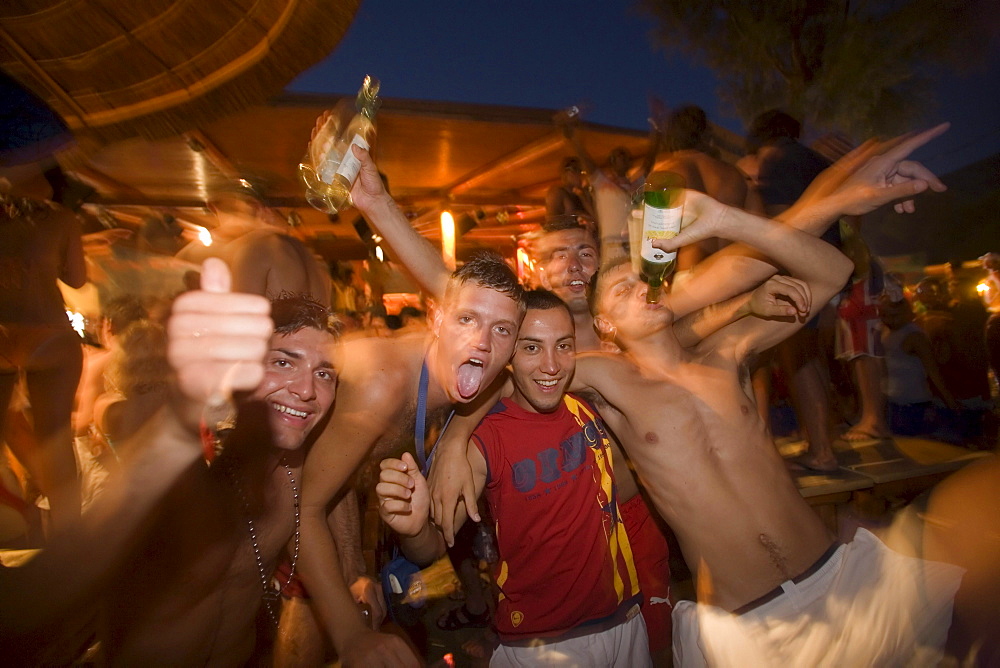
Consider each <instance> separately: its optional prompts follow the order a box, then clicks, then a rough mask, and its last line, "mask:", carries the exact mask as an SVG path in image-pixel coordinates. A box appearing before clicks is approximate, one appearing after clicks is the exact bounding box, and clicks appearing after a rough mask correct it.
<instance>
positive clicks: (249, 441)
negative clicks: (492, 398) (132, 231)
mask: <svg viewBox="0 0 1000 668" xmlns="http://www.w3.org/2000/svg"><path fill="white" fill-rule="evenodd" d="M202 287H203V289H202V290H200V291H194V292H189V293H186V294H184V295H182V296H181V297H179V298H178V300H177V301H176V302H175V304H174V308H173V315H172V316H171V319H170V323H169V358H170V363H171V366H172V367H173V369H174V371H175V376H176V385H175V392H173V393H172V395H171V399H170V400H169V401H167V402H166V405H164V406H163V407H162V408H161V410H159V411H157V413H156V414H155V415H154V416H153V418H151V419H150V420H149V422H147V423H146V424H145V425H144V426H143V427H141V428H140V430H139V432H138V433H137V435H136V436H135V438H134V439H132V442H131V444H130V446H129V447H127V448H125V450H127V452H128V456H127V457H126V458H125V461H124V462H123V464H122V469H121V472H120V474H119V475H117V476H116V477H115V478H113V479H112V481H111V484H110V485H109V487H108V489H107V491H106V493H105V494H104V495H102V497H101V498H100V499H98V500H97V501H95V504H94V505H93V506H92V507H91V509H90V511H89V512H88V513H87V514H85V515H84V516H83V518H82V519H81V521H80V522H78V523H77V524H76V525H74V526H73V527H72V528H71V529H70V530H69V531H64V532H61V533H59V534H57V535H56V537H55V538H54V540H53V542H52V544H51V545H50V546H48V547H47V549H46V550H44V551H43V552H42V554H40V555H39V556H38V557H37V558H36V559H34V560H32V562H30V563H29V564H28V565H26V566H24V567H21V568H18V569H0V575H2V576H3V577H0V590H2V593H3V596H2V597H0V598H2V600H3V602H4V605H3V606H0V628H2V630H3V632H2V633H0V638H2V640H3V643H4V647H3V652H2V653H3V655H4V656H5V658H11V657H13V656H25V657H26V658H27V657H29V656H32V655H34V653H35V651H37V649H38V647H39V646H44V645H45V644H46V643H51V642H52V638H53V636H55V635H56V633H55V632H54V631H61V630H62V628H63V626H64V625H69V624H68V623H67V617H70V618H71V615H72V614H73V613H74V612H79V611H81V610H83V611H87V612H91V611H93V610H94V608H95V606H96V605H97V604H99V603H101V602H103V603H105V604H106V605H105V606H104V607H103V611H104V613H105V617H106V619H105V623H104V624H103V625H102V634H103V635H102V643H101V646H102V651H103V652H104V653H105V658H106V662H107V663H109V664H111V665H142V664H144V663H146V664H148V663H151V662H152V663H157V664H163V663H166V664H172V665H243V664H244V663H245V662H246V661H247V660H248V659H249V658H250V656H251V650H252V647H253V638H254V618H255V616H256V615H257V612H258V610H259V609H260V608H261V603H262V601H267V600H268V598H269V596H265V595H264V592H271V591H273V590H272V589H271V585H270V578H271V572H272V571H273V569H274V566H275V564H276V561H277V558H278V555H279V554H280V553H281V552H283V551H285V550H286V549H287V551H288V552H289V554H290V555H292V561H293V562H294V561H295V556H294V555H295V552H296V542H297V541H296V537H297V535H298V529H297V524H298V518H297V516H298V515H299V513H298V512H297V509H296V505H297V503H296V500H295V494H296V490H297V489H298V487H299V485H300V481H301V464H302V458H303V452H302V449H301V448H302V446H303V445H304V444H305V442H306V440H307V438H308V437H309V436H310V433H311V432H312V430H313V427H314V426H315V425H316V424H317V423H318V422H319V421H320V420H321V419H322V417H323V415H324V414H325V413H326V412H327V410H328V409H329V407H330V405H331V404H332V402H333V397H334V393H335V390H336V374H335V372H334V370H333V364H332V357H331V355H330V353H331V352H332V347H333V344H334V343H335V342H336V337H335V334H334V332H333V331H332V330H331V326H332V325H331V321H330V313H329V311H327V310H326V309H325V308H323V307H322V306H320V305H319V304H317V303H315V302H312V301H310V300H306V299H302V298H298V297H296V298H288V299H283V300H278V301H276V302H275V305H274V309H273V311H272V309H271V305H270V304H269V303H268V301H267V300H266V299H264V298H263V297H260V296H257V295H247V294H236V293H231V292H229V287H230V279H229V272H228V270H227V268H226V267H225V265H224V264H223V263H222V262H221V261H219V260H217V259H209V260H208V261H206V263H205V265H204V271H203V273H202ZM269 314H271V315H273V318H274V319H273V320H272V318H271V317H269ZM231 392H239V393H241V395H240V396H247V397H248V400H247V401H241V402H240V404H241V412H240V420H239V422H238V425H237V428H236V430H235V431H234V432H233V434H232V435H231V437H230V438H229V439H228V440H227V441H226V448H225V449H224V451H223V453H222V454H221V455H220V456H219V457H218V458H216V460H215V462H214V463H213V465H212V467H211V468H208V467H206V466H205V462H204V459H203V452H204V450H203V444H202V438H201V433H200V425H201V423H202V416H203V415H204V414H205V411H206V407H207V406H208V405H210V404H211V403H213V402H216V401H217V400H218V399H217V397H220V396H226V395H227V394H229V393H231ZM272 612H273V611H272ZM7 643H9V645H8V644H7ZM8 649H9V650H10V651H11V652H14V653H8ZM60 663H61V662H60ZM32 665H33V662H32Z"/></svg>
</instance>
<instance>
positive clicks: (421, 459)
mask: <svg viewBox="0 0 1000 668" xmlns="http://www.w3.org/2000/svg"><path fill="white" fill-rule="evenodd" d="M428 380H429V376H428V373H427V359H426V358H424V361H423V364H421V365H420V385H419V387H418V389H417V419H416V422H415V423H414V425H413V443H414V445H415V446H416V450H417V463H418V464H420V470H421V471H422V472H423V474H424V475H425V476H426V475H427V473H428V471H430V468H431V462H433V461H434V450H435V449H437V444H438V442H439V441H440V440H441V435H442V434H444V432H445V430H447V429H448V425H449V424H450V423H451V418H452V417H454V416H455V409H452V411H451V413H449V414H448V419H447V420H446V421H445V423H444V427H442V428H441V433H440V434H438V442H435V443H434V447H433V448H431V452H430V454H427V451H426V450H425V444H424V438H425V434H426V433H427V384H428Z"/></svg>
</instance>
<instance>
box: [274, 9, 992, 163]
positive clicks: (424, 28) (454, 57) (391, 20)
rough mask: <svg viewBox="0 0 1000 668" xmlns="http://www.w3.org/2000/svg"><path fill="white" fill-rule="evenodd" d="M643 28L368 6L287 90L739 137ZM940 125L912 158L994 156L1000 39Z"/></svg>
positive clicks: (548, 16)
mask: <svg viewBox="0 0 1000 668" xmlns="http://www.w3.org/2000/svg"><path fill="white" fill-rule="evenodd" d="M650 29H651V24H650V23H649V20H648V19H647V18H646V17H645V16H643V15H642V14H640V13H639V12H638V10H636V9H635V8H634V3H633V2H632V1H631V0H606V1H604V2H565V1H562V0H556V1H552V2H536V1H530V2H529V1H526V0H521V1H511V2H505V3H494V2H483V1H480V2H469V1H468V0H462V1H457V0H437V1H435V2H431V3H424V2H412V1H405V0H364V2H362V4H361V8H360V9H359V11H358V14H357V16H356V17H355V20H354V23H353V24H352V26H351V28H350V30H349V31H348V33H347V35H346V37H345V38H344V39H343V41H342V42H341V43H340V44H339V45H338V47H337V49H336V51H335V52H334V53H333V54H331V56H330V57H328V58H327V59H326V60H325V61H323V62H322V63H320V64H318V65H316V66H315V67H313V68H311V69H310V70H308V71H306V72H305V73H303V74H302V75H301V76H299V77H298V78H297V79H296V80H295V81H293V82H292V83H291V84H290V85H289V86H288V88H287V90H289V91H291V92H311V93H333V94H350V93H354V92H355V91H356V90H357V88H358V86H359V85H360V82H361V79H362V77H363V76H364V75H365V74H369V73H370V74H373V75H375V76H377V77H379V78H380V79H381V80H382V94H383V96H384V97H387V98H403V99H416V100H442V101H454V102H474V103H481V104H499V105H510V106H517V107H536V108H543V109H560V108H563V107H567V106H569V105H574V104H581V103H582V104H583V105H584V108H585V109H586V113H585V119H586V120H589V121H593V122H597V123H605V124H608V125H614V126H619V127H626V128H634V129H643V130H644V129H646V127H647V125H646V118H647V117H648V116H649V112H648V108H647V97H648V95H649V94H654V95H656V96H657V97H659V98H661V99H662V100H663V101H664V102H666V103H667V104H668V105H670V106H676V105H679V104H684V103H693V104H697V105H699V106H701V107H703V108H704V109H705V110H706V112H708V114H709V117H710V118H711V119H712V120H713V121H715V122H716V123H718V124H720V125H723V126H724V127H726V128H728V129H730V130H732V131H734V132H737V133H738V134H740V135H742V134H743V128H742V124H741V123H740V121H739V120H737V119H736V118H735V117H733V116H728V115H726V112H725V110H723V109H721V108H720V104H719V102H718V100H717V99H716V95H715V91H716V88H717V86H718V84H717V80H716V79H715V77H714V75H713V74H712V72H711V71H710V70H708V69H705V68H700V67H695V66H693V65H691V64H690V62H688V61H686V60H685V59H683V58H682V57H681V56H675V55H670V56H668V55H667V54H665V53H664V52H663V51H662V50H661V49H658V48H656V47H654V46H652V42H651V40H650V37H649V33H650ZM940 120H949V121H951V122H952V129H951V130H950V131H949V132H948V133H947V134H946V135H945V136H944V137H942V138H940V139H938V140H936V141H935V142H934V143H933V144H931V145H930V146H928V147H926V148H925V149H923V150H922V151H921V152H920V153H918V154H917V156H916V157H917V158H918V159H920V160H922V161H924V162H925V163H927V164H928V165H929V166H930V167H931V168H932V169H934V170H935V171H937V172H938V173H939V174H946V173H948V172H949V171H951V170H953V169H956V168H958V167H961V166H963V165H966V164H968V163H971V162H974V161H976V160H979V159H982V158H984V157H987V156H989V155H992V154H994V153H997V152H1000V42H998V41H997V40H994V44H993V49H992V52H991V57H990V58H989V59H987V62H986V63H984V64H982V65H981V66H979V67H976V68H975V69H974V71H972V72H970V73H968V74H966V75H964V76H950V77H947V78H945V79H942V81H941V83H940V87H939V93H938V109H937V110H936V111H935V112H932V113H928V114H927V124H928V125H930V124H932V123H936V122H939V121H940ZM807 132H808V129H807ZM807 138H808V137H807Z"/></svg>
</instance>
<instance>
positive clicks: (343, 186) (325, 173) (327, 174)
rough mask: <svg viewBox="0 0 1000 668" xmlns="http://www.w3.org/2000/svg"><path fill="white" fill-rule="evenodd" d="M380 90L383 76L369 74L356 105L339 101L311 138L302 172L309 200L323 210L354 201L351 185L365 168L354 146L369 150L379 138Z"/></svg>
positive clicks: (330, 211)
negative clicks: (377, 134)
mask: <svg viewBox="0 0 1000 668" xmlns="http://www.w3.org/2000/svg"><path fill="white" fill-rule="evenodd" d="M378 91H379V80H378V79H376V78H375V77H373V76H371V75H369V76H366V77H365V80H364V82H362V84H361V89H360V90H359V91H358V96H357V99H356V100H355V102H354V109H353V110H352V109H351V108H350V107H349V106H348V105H347V104H338V105H337V106H336V107H335V108H334V109H333V113H331V114H330V117H329V118H328V119H327V120H326V122H325V123H324V124H323V126H322V127H321V128H320V129H319V131H318V132H317V133H316V136H315V137H313V139H312V141H311V142H309V148H308V149H306V156H305V158H303V160H302V162H301V163H300V164H299V174H300V175H301V177H302V180H303V182H305V185H306V201H307V202H309V204H310V205H311V206H313V207H315V208H317V209H319V210H320V211H323V212H325V213H330V214H333V213H337V212H338V211H340V210H342V209H344V208H346V207H348V206H350V204H351V186H353V185H354V182H355V181H356V180H357V178H358V172H359V171H360V169H361V165H360V163H359V162H358V159H357V158H356V157H354V153H353V151H352V150H351V146H353V145H355V144H357V145H358V146H360V147H361V148H363V149H366V150H367V149H370V148H371V145H372V143H373V142H374V141H375V114H376V112H377V111H378V108H379V106H380V105H381V104H382V101H381V100H380V99H379V98H378Z"/></svg>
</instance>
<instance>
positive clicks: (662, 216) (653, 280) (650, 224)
mask: <svg viewBox="0 0 1000 668" xmlns="http://www.w3.org/2000/svg"><path fill="white" fill-rule="evenodd" d="M683 213H684V178H683V177H682V176H681V175H680V174H676V173H674V172H653V173H652V174H650V175H649V177H647V179H646V184H645V185H644V186H643V190H642V238H641V240H640V241H641V248H640V251H639V276H640V277H641V278H642V280H643V281H645V282H646V283H647V284H649V290H648V291H647V292H646V301H647V302H649V303H651V304H652V303H655V302H657V301H659V299H660V292H661V290H662V287H663V282H664V281H665V280H666V279H667V278H669V277H670V275H671V274H672V273H673V272H674V268H675V267H676V266H677V252H676V251H671V252H669V253H668V252H666V251H662V250H660V249H659V248H654V247H653V241H654V240H656V239H670V238H672V237H675V236H677V233H678V232H680V229H681V217H682V214H683Z"/></svg>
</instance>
